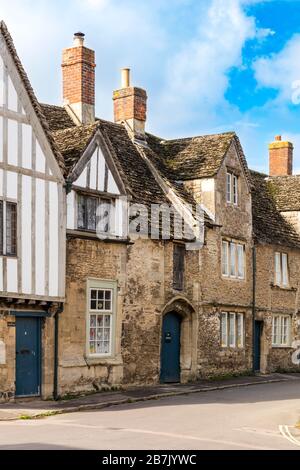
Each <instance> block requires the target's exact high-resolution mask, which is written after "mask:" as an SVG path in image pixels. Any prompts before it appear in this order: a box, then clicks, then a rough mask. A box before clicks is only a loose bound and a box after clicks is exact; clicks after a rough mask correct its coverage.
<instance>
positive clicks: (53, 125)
mask: <svg viewBox="0 0 300 470" xmlns="http://www.w3.org/2000/svg"><path fill="white" fill-rule="evenodd" d="M40 106H41V109H42V111H43V114H44V116H45V118H46V120H47V122H48V125H49V127H50V130H51V132H54V131H59V130H62V129H68V128H70V127H75V124H74V122H73V120H72V119H71V117H70V116H69V114H68V113H67V111H66V110H65V108H63V107H62V106H54V105H49V104H44V103H40Z"/></svg>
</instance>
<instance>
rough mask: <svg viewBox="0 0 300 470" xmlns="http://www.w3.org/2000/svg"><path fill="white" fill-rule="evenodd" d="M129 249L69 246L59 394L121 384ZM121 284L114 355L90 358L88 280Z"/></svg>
mask: <svg viewBox="0 0 300 470" xmlns="http://www.w3.org/2000/svg"><path fill="white" fill-rule="evenodd" d="M126 265H127V246H126V244H124V243H123V244H116V243H105V242H100V241H99V240H98V239H96V240H92V239H91V240H89V239H85V240H84V239H79V238H78V239H76V238H71V239H69V240H68V243H67V274H66V303H65V308H64V312H63V313H62V315H61V317H60V327H59V332H60V333H59V336H60V342H59V358H60V360H59V393H60V394H61V395H65V394H67V393H80V392H82V391H96V390H99V389H101V388H103V386H107V385H108V386H113V385H120V384H121V383H122V374H123V365H122V357H121V349H120V348H121V345H120V338H121V326H122V316H123V297H124V294H125V287H126V269H127V267H126ZM88 279H99V280H113V281H118V293H117V319H116V330H115V337H116V341H115V355H114V357H112V358H103V359H98V358H89V357H87V354H86V353H87V348H86V319H87V280H88Z"/></svg>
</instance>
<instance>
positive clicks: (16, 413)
mask: <svg viewBox="0 0 300 470" xmlns="http://www.w3.org/2000/svg"><path fill="white" fill-rule="evenodd" d="M297 379H298V380H300V375H297V377H295V376H291V375H286V376H285V375H284V374H272V375H269V376H265V377H262V376H259V377H243V378H242V380H241V378H237V379H236V380H235V381H234V379H231V380H230V381H229V380H228V382H230V383H225V382H226V381H223V383H220V382H219V383H216V384H215V385H213V382H210V384H208V383H206V384H205V385H204V384H203V383H202V384H198V385H197V384H192V385H180V384H178V385H174V386H156V387H155V386H153V387H151V386H150V387H144V388H142V387H135V388H133V387H131V388H130V389H127V390H125V391H124V392H122V393H120V392H111V393H98V394H94V395H89V396H86V397H80V398H75V399H73V400H69V401H60V402H45V401H41V400H38V401H34V402H22V403H17V404H16V403H13V404H12V403H8V404H2V405H0V421H16V420H19V419H24V420H25V419H38V418H43V417H47V416H52V415H57V414H64V413H74V412H76V411H88V410H99V409H103V408H107V407H110V406H116V405H124V404H129V403H138V402H144V401H150V400H158V399H162V398H168V397H173V396H183V395H190V394H195V393H201V392H202V393H204V392H212V391H216V390H226V389H230V388H240V387H249V386H253V385H260V384H268V383H278V382H288V381H290V380H297ZM29 404H30V405H31V406H28V405H29Z"/></svg>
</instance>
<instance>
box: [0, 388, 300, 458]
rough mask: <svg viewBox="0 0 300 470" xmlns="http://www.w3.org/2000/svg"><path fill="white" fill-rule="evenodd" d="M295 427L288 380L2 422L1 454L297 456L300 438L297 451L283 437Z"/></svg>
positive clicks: (298, 403)
mask: <svg viewBox="0 0 300 470" xmlns="http://www.w3.org/2000/svg"><path fill="white" fill-rule="evenodd" d="M299 421H300V380H291V381H289V382H285V383H275V384H265V385H255V386H251V387H245V388H234V389H227V390H220V391H215V392H206V393H197V394H193V395H187V396H181V397H171V398H166V399H161V400H156V401H149V402H143V403H136V404H128V405H122V406H116V407H112V408H107V409H104V410H97V411H89V412H78V413H72V414H65V415H59V416H52V417H48V418H45V419H41V420H24V421H23V420H22V421H14V422H13V421H11V422H0V450H3V449H8V450H14V449H36V450H38V449H58V450H62V449H67V450H68V449H69V450H72V449H105V450H115V449H122V450H133V449H135V450H138V449H145V450H155V449H167V450H185V449H192V450H201V449H207V450H211V449H213V450H217V449H228V450H243V449H244V450H251V449H253V450H275V449H287V450H300V431H299V433H298V434H297V432H296V433H295V435H296V438H297V439H299V443H298V444H297V440H296V441H293V440H292V439H289V436H288V433H287V432H286V431H285V432H284V430H287V431H289V430H290V431H292V434H293V433H294V430H293V426H294V425H295V424H296V422H299ZM280 426H288V427H287V428H283V427H281V428H280ZM297 436H298V437H297Z"/></svg>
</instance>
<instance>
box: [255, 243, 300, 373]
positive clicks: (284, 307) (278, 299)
mask: <svg viewBox="0 0 300 470" xmlns="http://www.w3.org/2000/svg"><path fill="white" fill-rule="evenodd" d="M282 249H283V248H282V247H278V246H276V245H259V246H257V248H256V259H257V262H256V319H257V320H261V321H262V322H263V331H262V340H261V346H262V359H261V370H262V371H263V372H274V371H276V370H299V367H298V366H296V365H295V364H294V363H293V361H292V356H293V354H294V353H295V351H296V350H297V349H299V346H300V343H299V344H297V342H298V341H299V340H300V330H299V325H300V312H299V310H300V304H299V269H300V253H299V250H292V249H288V248H286V247H285V248H284V251H285V253H287V254H288V257H289V287H287V288H280V287H278V286H275V285H274V279H275V272H274V256H275V252H276V251H278V250H282ZM276 314H284V315H290V316H291V343H290V345H289V346H288V347H273V346H272V316H273V315H276Z"/></svg>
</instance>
